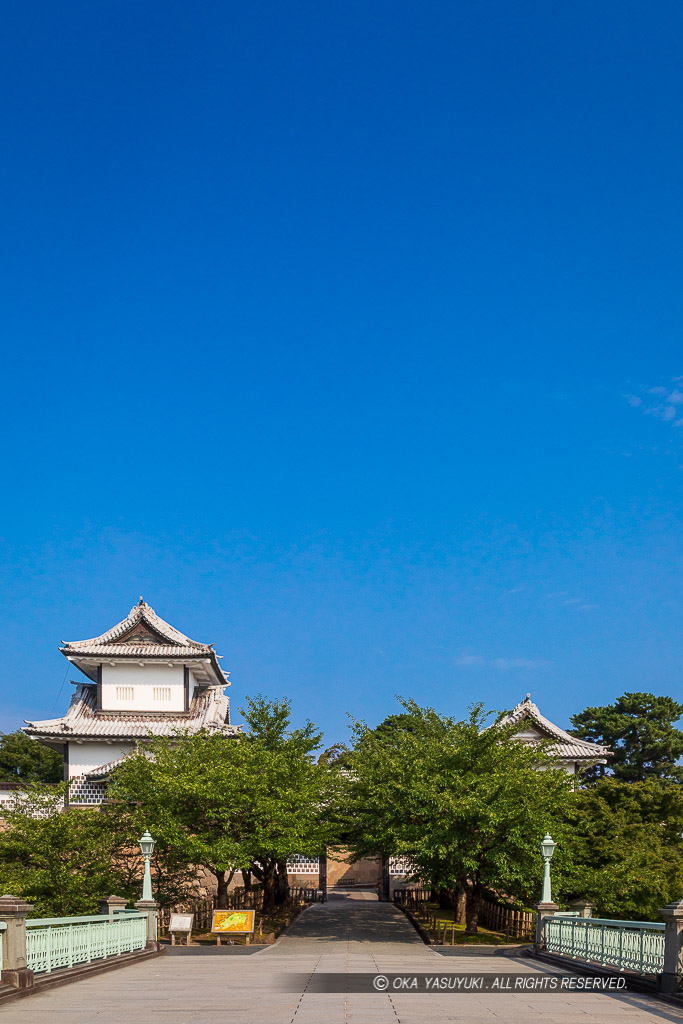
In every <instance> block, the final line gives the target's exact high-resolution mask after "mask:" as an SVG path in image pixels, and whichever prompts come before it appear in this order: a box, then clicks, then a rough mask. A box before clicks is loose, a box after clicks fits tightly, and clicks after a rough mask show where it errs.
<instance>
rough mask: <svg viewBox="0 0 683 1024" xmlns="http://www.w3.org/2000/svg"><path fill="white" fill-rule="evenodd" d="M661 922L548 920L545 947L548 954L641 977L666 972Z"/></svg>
mask: <svg viewBox="0 0 683 1024" xmlns="http://www.w3.org/2000/svg"><path fill="white" fill-rule="evenodd" d="M664 928H665V925H664V923H663V922H662V923H661V924H659V923H658V922H654V921H611V920H609V919H608V918H601V917H568V916H567V917H562V916H561V915H557V916H555V917H546V918H545V945H546V949H547V950H548V952H549V953H559V954H560V956H566V957H571V958H572V959H573V960H585V961H586V962H589V963H597V964H601V965H602V966H603V967H616V968H617V970H620V971H637V972H638V973H639V974H661V973H662V971H663V970H664Z"/></svg>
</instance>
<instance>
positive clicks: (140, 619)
mask: <svg viewBox="0 0 683 1024" xmlns="http://www.w3.org/2000/svg"><path fill="white" fill-rule="evenodd" d="M139 625H142V626H147V627H148V628H149V629H150V630H151V632H152V633H156V634H157V635H158V637H161V638H163V639H165V640H167V641H168V642H169V644H170V645H171V646H173V647H183V648H187V649H189V650H193V651H195V653H196V654H210V653H211V651H212V649H213V644H202V643H199V641H197V640H190V638H189V636H185V634H184V633H181V632H180V630H178V629H175V628H174V627H173V626H171V625H169V623H168V622H165V621H164V619H162V618H161V617H160V616H159V615H157V613H156V612H155V611H154V609H153V608H151V607H150V606H149V605H148V604H146V603H145V601H143V600H142V598H140V601H139V603H138V604H135V605H133V607H132V608H131V610H130V611H129V613H128V615H127V616H126V618H125V619H122V620H121V622H119V623H117V624H116V625H115V626H112V628H111V629H108V630H107V631H106V633H102V634H101V635H100V636H96V637H93V638H92V639H91V640H67V641H65V642H64V647H63V650H69V651H80V652H81V653H83V651H85V650H90V649H91V648H97V650H98V652H99V650H100V649H101V648H102V647H103V646H106V645H107V644H110V643H117V642H118V643H125V642H126V641H125V636H126V633H129V632H131V631H132V630H134V628H135V627H136V626H139ZM136 646H139V645H136ZM144 646H147V647H150V648H153V649H154V650H153V652H152V653H155V651H156V647H157V646H158V640H156V639H155V641H154V642H152V643H150V644H146V645H144Z"/></svg>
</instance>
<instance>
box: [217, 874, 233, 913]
mask: <svg viewBox="0 0 683 1024" xmlns="http://www.w3.org/2000/svg"><path fill="white" fill-rule="evenodd" d="M215 874H216V883H217V885H218V891H217V894H216V906H217V907H218V909H219V910H227V907H228V886H229V885H230V883H231V882H232V880H233V878H234V876H235V872H234V870H233V871H216V872H215Z"/></svg>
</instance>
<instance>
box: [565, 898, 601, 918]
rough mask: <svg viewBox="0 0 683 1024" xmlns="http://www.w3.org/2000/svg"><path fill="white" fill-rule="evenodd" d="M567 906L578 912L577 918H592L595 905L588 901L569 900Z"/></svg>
mask: <svg viewBox="0 0 683 1024" xmlns="http://www.w3.org/2000/svg"><path fill="white" fill-rule="evenodd" d="M569 906H570V907H571V909H572V910H576V911H578V915H579V917H592V916H593V911H594V909H595V904H594V903H591V901H590V900H571V901H570V903H569Z"/></svg>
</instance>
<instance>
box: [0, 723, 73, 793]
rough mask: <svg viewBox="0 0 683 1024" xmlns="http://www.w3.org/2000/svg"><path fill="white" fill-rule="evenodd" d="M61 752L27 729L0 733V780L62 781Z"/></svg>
mask: <svg viewBox="0 0 683 1024" xmlns="http://www.w3.org/2000/svg"><path fill="white" fill-rule="evenodd" d="M63 778H64V762H63V758H62V755H61V754H59V753H58V752H57V751H56V750H51V749H50V747H46V746H45V744H44V743H39V742H37V741H36V740H32V739H30V738H29V737H28V736H27V735H26V733H25V732H22V731H21V729H17V731H16V732H5V733H0V782H62V781H63Z"/></svg>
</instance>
